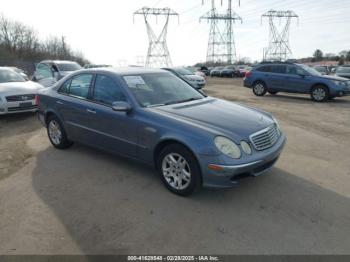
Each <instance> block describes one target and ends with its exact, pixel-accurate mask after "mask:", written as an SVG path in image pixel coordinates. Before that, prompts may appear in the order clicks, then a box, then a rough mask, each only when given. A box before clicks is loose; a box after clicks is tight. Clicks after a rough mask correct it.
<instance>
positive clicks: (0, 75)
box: [0, 69, 26, 83]
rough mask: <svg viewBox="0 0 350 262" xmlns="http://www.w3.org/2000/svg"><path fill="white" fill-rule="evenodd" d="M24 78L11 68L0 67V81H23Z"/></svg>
mask: <svg viewBox="0 0 350 262" xmlns="http://www.w3.org/2000/svg"><path fill="white" fill-rule="evenodd" d="M25 81H26V80H25V79H24V78H23V77H22V76H21V75H20V74H18V73H16V72H15V71H13V70H11V69H0V83H8V82H25Z"/></svg>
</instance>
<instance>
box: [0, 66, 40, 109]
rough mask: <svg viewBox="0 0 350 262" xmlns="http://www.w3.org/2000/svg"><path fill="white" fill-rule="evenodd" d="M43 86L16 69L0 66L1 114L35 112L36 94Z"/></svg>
mask: <svg viewBox="0 0 350 262" xmlns="http://www.w3.org/2000/svg"><path fill="white" fill-rule="evenodd" d="M41 88H42V86H41V85H39V84H37V83H34V82H32V81H26V80H25V79H24V78H23V77H22V76H21V75H20V74H18V73H17V72H15V71H14V70H12V69H10V68H6V67H0V115H4V114H10V113H19V112H35V111H36V110H37V105H36V102H35V96H36V94H37V93H38V90H39V89H41Z"/></svg>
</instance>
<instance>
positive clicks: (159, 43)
mask: <svg viewBox="0 0 350 262" xmlns="http://www.w3.org/2000/svg"><path fill="white" fill-rule="evenodd" d="M135 15H142V16H143V17H144V21H145V24H146V29H147V34H148V40H149V43H148V52H147V57H146V64H145V66H146V67H162V66H171V65H172V62H171V59H170V54H169V50H168V46H167V42H166V39H167V32H168V24H169V18H170V16H177V17H179V14H178V13H176V12H175V11H173V10H172V9H170V8H168V7H166V8H149V7H143V8H141V9H139V10H137V11H135V12H134V16H135ZM148 16H155V17H156V18H157V17H158V16H163V17H165V22H164V25H163V29H162V31H161V33H160V34H159V35H156V34H155V32H154V31H153V29H152V27H151V25H150V23H149V20H148Z"/></svg>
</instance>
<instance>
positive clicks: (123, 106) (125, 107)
mask: <svg viewBox="0 0 350 262" xmlns="http://www.w3.org/2000/svg"><path fill="white" fill-rule="evenodd" d="M112 109H113V110H114V111H116V112H125V113H129V112H130V111H131V106H130V104H129V103H127V102H124V101H118V102H113V103H112Z"/></svg>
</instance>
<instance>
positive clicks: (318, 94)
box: [312, 87, 326, 101]
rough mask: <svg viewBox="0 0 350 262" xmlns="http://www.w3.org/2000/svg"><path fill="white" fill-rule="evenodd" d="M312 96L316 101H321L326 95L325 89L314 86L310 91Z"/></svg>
mask: <svg viewBox="0 0 350 262" xmlns="http://www.w3.org/2000/svg"><path fill="white" fill-rule="evenodd" d="M312 96H313V98H314V99H315V100H316V101H323V100H324V99H325V97H326V91H325V90H324V88H321V87H318V88H315V89H314V90H313V91H312Z"/></svg>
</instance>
